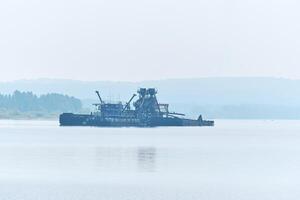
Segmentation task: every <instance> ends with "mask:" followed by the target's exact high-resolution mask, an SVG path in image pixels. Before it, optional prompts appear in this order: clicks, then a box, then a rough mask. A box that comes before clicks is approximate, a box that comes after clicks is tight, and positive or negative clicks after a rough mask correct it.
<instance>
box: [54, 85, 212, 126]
mask: <svg viewBox="0 0 300 200" xmlns="http://www.w3.org/2000/svg"><path fill="white" fill-rule="evenodd" d="M137 93H138V94H133V96H132V97H131V98H130V100H129V101H128V102H127V103H125V104H123V103H122V102H118V103H111V102H110V103H107V102H104V101H103V100H102V98H101V96H100V93H99V91H96V94H97V96H98V98H99V101H100V102H99V103H96V104H94V105H95V106H96V111H95V112H92V113H90V114H73V113H63V114H61V115H60V117H59V122H60V125H61V126H99V127H131V126H133V127H157V126H214V121H209V120H203V119H202V116H201V115H200V116H199V117H198V119H187V118H184V116H185V115H184V114H181V113H176V112H169V104H162V103H158V100H157V98H156V94H157V90H156V89H155V88H140V89H139V90H138V91H137ZM136 96H138V99H137V100H136V101H135V102H133V99H134V98H135V97H136ZM132 102H133V103H132ZM132 104H133V107H134V109H131V107H132V106H131V105H132Z"/></svg>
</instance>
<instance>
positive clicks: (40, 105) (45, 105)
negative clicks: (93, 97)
mask: <svg viewBox="0 0 300 200" xmlns="http://www.w3.org/2000/svg"><path fill="white" fill-rule="evenodd" d="M81 109H82V104H81V101H80V100H79V99H77V98H74V97H70V96H67V95H62V94H57V93H51V94H44V95H40V96H38V95H35V94H33V93H32V92H20V91H18V90H17V91H15V92H14V93H13V94H0V110H2V112H4V111H16V112H42V113H47V112H49V113H56V112H57V113H58V112H78V111H80V110H81Z"/></svg>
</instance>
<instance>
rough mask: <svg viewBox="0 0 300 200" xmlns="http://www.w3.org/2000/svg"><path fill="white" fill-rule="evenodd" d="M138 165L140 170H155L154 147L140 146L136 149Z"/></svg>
mask: <svg viewBox="0 0 300 200" xmlns="http://www.w3.org/2000/svg"><path fill="white" fill-rule="evenodd" d="M137 152H138V165H139V169H140V170H141V171H147V172H152V171H155V159H156V149H155V148H154V147H142V148H139V149H138V151H137Z"/></svg>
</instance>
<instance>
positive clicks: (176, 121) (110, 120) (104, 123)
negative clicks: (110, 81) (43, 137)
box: [59, 113, 214, 127]
mask: <svg viewBox="0 0 300 200" xmlns="http://www.w3.org/2000/svg"><path fill="white" fill-rule="evenodd" d="M59 123H60V125H61V126H97V127H159V126H214V121H208V120H202V119H198V120H192V119H184V118H177V117H175V118H171V117H163V118H162V117H160V118H151V119H148V120H147V121H141V120H139V119H137V118H125V117H124V118H122V117H107V118H104V117H100V116H95V115H82V114H73V113H63V114H61V115H60V117H59Z"/></svg>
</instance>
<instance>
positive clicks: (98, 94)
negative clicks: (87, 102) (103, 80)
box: [96, 90, 104, 104]
mask: <svg viewBox="0 0 300 200" xmlns="http://www.w3.org/2000/svg"><path fill="white" fill-rule="evenodd" d="M96 94H97V96H98V98H99V100H100V103H101V104H103V103H104V102H103V100H102V98H101V96H100V93H99V91H98V90H96Z"/></svg>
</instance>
